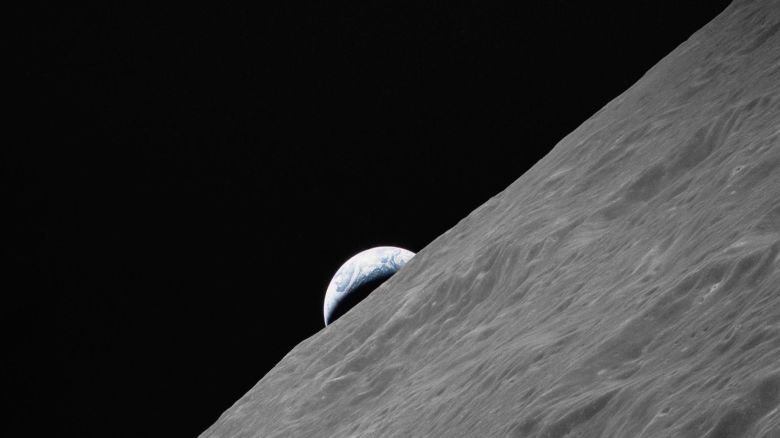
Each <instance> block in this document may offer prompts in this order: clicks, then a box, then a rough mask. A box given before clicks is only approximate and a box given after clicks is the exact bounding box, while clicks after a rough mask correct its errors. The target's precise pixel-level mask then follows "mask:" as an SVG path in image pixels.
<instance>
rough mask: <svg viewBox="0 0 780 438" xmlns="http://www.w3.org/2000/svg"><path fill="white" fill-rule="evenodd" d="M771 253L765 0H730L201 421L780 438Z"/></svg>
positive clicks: (776, 76) (776, 128)
mask: <svg viewBox="0 0 780 438" xmlns="http://www.w3.org/2000/svg"><path fill="white" fill-rule="evenodd" d="M616 62H619V61H616ZM779 253H780V1H738V2H735V3H733V4H732V5H730V6H729V7H728V8H727V9H726V10H725V11H724V12H722V13H721V14H720V15H719V16H718V17H716V18H715V19H714V20H713V21H712V22H711V23H709V24H708V25H707V26H705V27H704V28H703V29H701V30H699V31H698V32H696V33H695V34H694V35H692V36H691V37H690V39H689V40H688V41H686V42H685V43H683V44H682V45H680V46H679V47H678V48H676V49H675V50H674V51H673V52H672V53H670V54H669V55H668V56H666V57H665V58H664V59H663V60H661V61H660V62H659V63H658V64H657V65H655V66H654V67H653V68H652V69H650V70H649V71H648V72H647V73H646V74H645V75H644V76H643V77H642V78H641V79H640V80H639V81H638V82H637V83H636V84H635V85H633V86H632V87H631V88H630V89H629V90H627V91H626V92H624V93H623V94H622V95H620V96H619V97H618V98H616V99H614V100H613V101H611V102H610V103H609V104H607V105H606V106H605V107H604V108H602V109H601V110H600V111H599V112H598V113H596V114H595V115H594V116H593V117H591V118H590V119H589V120H587V121H586V122H585V123H583V124H582V125H581V126H580V127H578V128H577V129H576V130H575V131H574V132H572V133H571V134H569V135H568V136H567V137H565V138H564V139H563V140H561V141H560V143H558V144H557V145H556V146H555V148H554V149H553V150H552V151H551V152H550V153H549V154H548V155H547V156H546V157H544V158H543V159H542V160H540V161H539V162H538V163H536V165H535V166H533V168H531V169H530V170H528V171H527V172H526V173H525V174H524V175H522V177H520V178H519V179H518V180H517V181H515V182H514V183H513V184H512V185H510V186H509V187H507V188H506V189H505V190H504V191H503V192H501V193H499V194H498V195H496V196H495V197H493V198H491V199H490V200H488V201H487V202H486V203H485V204H483V205H482V206H480V207H479V208H477V209H476V210H475V211H473V212H472V213H471V214H469V215H468V216H467V217H466V218H464V219H463V220H461V221H460V222H459V223H458V224H457V225H456V226H454V227H453V228H452V229H450V230H449V231H447V232H446V233H445V234H443V235H442V236H440V237H438V238H437V239H436V240H434V241H433V242H431V243H430V244H429V245H428V246H427V247H425V248H424V249H423V250H422V251H420V252H419V253H418V254H417V255H416V256H415V257H414V258H413V259H412V260H411V261H410V262H409V263H408V264H407V265H406V267H404V268H403V269H402V270H401V271H399V272H398V273H397V274H396V275H395V276H394V277H392V278H391V279H390V280H388V281H387V282H385V283H384V284H383V285H382V286H381V287H380V288H379V289H377V290H376V291H375V292H374V293H373V294H371V295H370V296H369V297H368V298H367V299H365V300H364V301H362V302H361V303H360V304H358V305H357V306H356V307H355V308H353V309H352V310H351V311H350V312H348V313H346V314H345V315H344V316H342V317H341V318H340V319H339V320H337V321H335V322H334V323H333V324H332V325H330V326H328V327H327V328H325V329H323V330H321V331H320V332H319V333H317V334H316V335H314V336H312V337H311V338H309V339H306V340H305V341H303V342H301V343H300V344H299V345H298V346H297V347H295V348H294V349H293V350H292V351H291V352H290V353H289V354H288V355H287V356H286V357H285V358H284V359H283V360H282V361H281V362H279V364H278V365H277V366H276V367H275V368H274V369H272V370H271V371H270V372H268V374H266V375H265V376H264V377H263V378H262V380H260V381H259V382H258V383H257V385H256V386H255V387H254V388H253V389H251V390H250V391H249V392H248V393H247V394H246V395H244V396H243V397H242V398H241V399H240V400H238V401H237V402H236V403H235V405H233V406H232V407H231V408H230V409H228V410H227V411H226V412H225V413H224V414H223V415H222V416H221V417H220V418H219V420H218V421H217V422H216V423H215V424H214V425H213V426H212V427H211V428H209V429H208V430H206V431H205V432H204V433H203V434H202V436H203V437H494V436H495V437H504V436H509V437H629V438H633V437H641V438H650V437H707V438H736V437H762V438H770V437H771V438H778V437H780V257H778V254H779Z"/></svg>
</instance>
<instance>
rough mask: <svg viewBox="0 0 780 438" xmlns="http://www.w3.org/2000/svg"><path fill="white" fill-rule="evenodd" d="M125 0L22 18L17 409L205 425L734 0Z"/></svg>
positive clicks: (69, 426)
mask: <svg viewBox="0 0 780 438" xmlns="http://www.w3.org/2000/svg"><path fill="white" fill-rule="evenodd" d="M132 3H133V4H134V5H136V6H133V7H132V8H127V9H120V8H116V7H115V6H110V5H102V6H99V7H97V8H95V9H91V10H86V9H78V8H74V7H72V6H70V5H68V6H62V7H59V8H52V7H51V5H48V6H45V7H44V6H41V7H39V8H35V7H27V8H25V9H23V10H16V11H15V13H13V14H10V15H9V16H8V17H9V19H10V20H12V21H14V22H15V24H17V25H18V26H19V28H20V30H18V31H16V32H15V33H14V34H13V35H12V37H11V39H10V40H8V41H6V44H7V45H9V46H11V48H12V50H11V53H10V55H8V56H7V57H6V60H7V62H8V64H6V69H7V70H11V73H13V75H14V76H15V79H14V80H12V81H10V82H7V83H6V85H7V86H9V88H11V91H13V92H14V94H15V95H18V97H19V99H18V100H17V99H14V100H12V101H11V102H10V103H9V104H8V106H7V108H10V109H11V110H12V113H13V114H12V115H11V117H10V118H6V123H8V124H9V128H10V130H9V131H7V132H8V133H9V135H8V136H7V137H6V138H7V139H11V138H13V140H8V142H7V143H5V145H3V146H2V149H1V150H2V152H1V154H2V155H0V166H2V167H1V168H2V179H3V183H2V190H3V192H4V193H3V200H4V203H5V210H4V211H5V216H6V217H10V218H11V225H10V226H6V227H4V229H5V233H4V234H5V238H4V242H3V245H2V251H3V262H2V263H3V267H4V269H3V270H4V271H5V274H4V280H5V281H4V284H5V287H4V291H3V292H4V294H3V295H4V303H3V304H2V306H1V308H2V310H1V312H2V314H0V316H1V317H2V320H3V325H4V328H3V333H4V334H5V335H6V336H5V337H7V338H8V339H7V340H6V341H4V346H5V353H6V357H7V359H5V360H4V362H5V365H6V366H8V370H9V371H6V372H5V373H4V374H5V376H6V378H8V380H9V383H8V384H6V385H4V386H5V388H4V391H3V392H4V394H5V397H6V398H7V399H9V400H10V401H12V402H13V406H14V410H13V411H12V412H10V413H8V412H6V414H8V417H7V418H8V420H6V421H4V425H3V428H4V430H6V431H8V430H22V431H27V432H28V433H27V436H39V435H41V436H42V435H44V434H48V436H80V437H90V436H101V437H103V436H116V437H122V436H128V437H130V436H133V437H136V436H168V437H171V436H184V437H186V436H195V435H197V434H198V433H200V432H201V431H203V430H204V429H205V428H206V427H208V426H209V425H210V424H211V423H213V422H214V421H215V420H216V419H217V417H218V416H219V415H220V414H221V413H222V411H223V410H225V409H227V408H228V407H229V406H230V405H231V404H232V403H233V402H234V401H236V400H237V399H238V398H239V397H241V396H242V395H243V394H244V393H245V392H246V391H247V390H249V389H250V388H251V387H252V386H253V385H254V384H255V383H256V382H257V381H258V380H259V379H260V378H262V376H263V375H264V374H265V373H266V372H267V371H268V370H269V369H271V368H272V367H273V366H274V365H275V364H276V363H277V362H278V361H279V360H281V359H282V357H283V356H284V355H285V354H286V353H287V352H288V351H289V350H290V349H292V348H293V347H294V346H295V345H296V344H297V343H299V342H300V341H302V340H303V339H305V338H307V337H308V336H311V335H313V334H314V333H315V332H317V331H318V330H320V329H322V326H323V322H322V309H321V306H322V298H323V296H324V292H325V288H326V286H327V284H328V282H329V280H330V278H331V276H332V275H333V274H334V273H335V271H336V269H337V268H338V267H339V266H340V265H341V263H342V262H344V261H345V260H346V259H347V258H349V257H350V256H352V255H353V254H355V253H356V252H358V251H360V250H363V249H366V248H369V247H372V246H377V245H395V246H401V247H404V248H407V249H409V250H411V251H415V252H416V251H419V250H420V249H422V248H423V247H424V246H425V245H426V244H428V243H429V242H430V241H431V240H433V239H435V238H436V237H437V236H438V235H440V234H441V233H443V232H445V231H446V230H447V229H449V228H450V227H452V226H454V225H455V224H456V223H457V222H458V221H459V220H460V219H461V218H463V217H465V216H466V215H467V214H468V213H469V212H471V211H472V210H473V209H474V208H476V207H478V206H479V205H480V204H482V203H483V202H485V201H486V200H487V199H488V198H490V197H491V196H493V195H495V194H496V193H498V192H499V191H501V190H502V189H504V188H505V187H506V186H507V185H509V184H510V183H511V182H513V181H514V180H515V179H517V178H518V177H520V175H522V174H523V172H525V171H526V169H528V168H529V167H530V166H532V165H533V164H534V163H535V162H536V161H537V160H538V159H540V158H541V157H542V156H543V155H544V154H545V153H546V152H547V151H549V149H551V148H552V147H553V146H554V145H555V143H556V142H558V141H559V140H560V139H561V138H562V137H564V136H565V135H566V134H568V133H569V132H570V131H572V130H573V129H574V128H576V127H577V126H578V125H579V124H580V123H582V122H583V121H585V120H586V119H587V118H588V117H590V116H591V115H592V114H593V113H594V112H596V111H597V110H598V109H600V108H601V107H602V106H603V105H605V104H606V103H607V102H608V101H610V100H611V99H612V98H614V97H616V96H617V95H618V94H620V93H622V92H623V91H624V90H625V89H627V88H628V87H630V86H631V85H632V84H633V83H634V82H635V81H636V80H638V79H639V78H640V77H641V76H642V74H643V73H644V72H645V71H646V70H647V69H648V68H650V67H651V66H652V65H654V64H655V63H656V62H657V61H658V60H660V59H661V58H662V57H663V56H665V55H666V54H667V53H668V52H670V51H671V50H672V49H674V48H675V47H676V46H677V45H679V44H681V43H682V42H683V41H684V40H685V39H687V38H688V37H689V36H690V35H691V34H692V33H693V32H695V31H696V30H697V29H699V28H700V27H701V26H703V25H704V24H705V23H707V22H708V21H709V20H711V19H712V18H713V17H714V16H715V15H716V14H717V13H719V12H720V11H722V10H723V8H725V6H726V5H727V2H726V1H711V0H707V1H704V0H702V1H682V0H667V1H658V0H653V1H626V2H620V3H617V2H616V3H603V2H597V3H592V2H563V1H550V0H544V1H522V2H520V1H515V2H503V1H492V0H481V1H473V2H462V1H446V2H445V1H420V0H414V1H398V0H397V1H385V0H377V1H362V2H325V1H321V2H298V1H284V2H273V4H271V5H270V6H269V5H265V4H264V2H254V3H255V6H252V7H244V6H236V5H233V4H230V3H227V4H224V5H222V4H220V5H219V6H212V7H208V8H207V7H196V6H193V5H189V6H186V7H183V8H168V9H166V7H164V6H162V5H160V4H152V5H151V6H149V7H143V6H138V4H137V3H136V2H132ZM261 5H262V6H261Z"/></svg>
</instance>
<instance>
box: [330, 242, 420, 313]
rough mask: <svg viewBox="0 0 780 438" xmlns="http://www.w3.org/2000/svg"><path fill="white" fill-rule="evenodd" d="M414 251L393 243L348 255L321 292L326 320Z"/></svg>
mask: <svg viewBox="0 0 780 438" xmlns="http://www.w3.org/2000/svg"><path fill="white" fill-rule="evenodd" d="M412 257H414V253H413V252H411V251H407V250H405V249H403V248H396V247H393V246H378V247H376V248H371V249H367V250H365V251H361V252H360V253H358V254H356V255H354V256H352V258H350V259H349V260H347V261H346V262H345V263H344V264H343V265H341V267H340V268H339V270H338V271H336V275H334V276H333V280H331V281H330V284H329V285H328V289H327V291H326V292H325V302H324V304H323V309H322V313H323V316H324V318H325V325H328V324H330V323H331V322H333V321H334V320H335V319H336V318H338V317H339V316H341V315H342V314H343V313H345V312H346V311H347V310H349V309H350V308H352V307H353V306H354V305H355V304H357V303H358V302H360V301H361V300H362V299H363V298H365V297H366V296H367V295H368V294H369V293H371V292H372V290H373V289H374V288H375V287H376V285H378V284H376V283H380V282H382V281H384V280H387V279H388V278H389V277H390V276H392V275H393V274H395V273H396V272H397V271H398V270H399V269H401V268H402V267H403V266H404V265H405V264H406V262H408V261H409V260H410V259H411V258H412Z"/></svg>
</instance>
